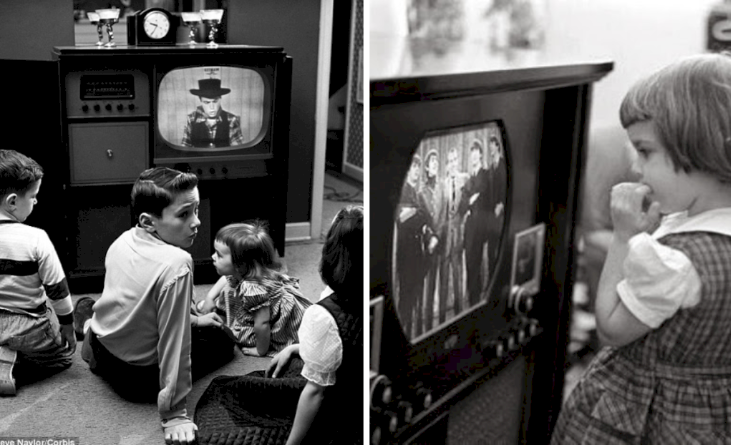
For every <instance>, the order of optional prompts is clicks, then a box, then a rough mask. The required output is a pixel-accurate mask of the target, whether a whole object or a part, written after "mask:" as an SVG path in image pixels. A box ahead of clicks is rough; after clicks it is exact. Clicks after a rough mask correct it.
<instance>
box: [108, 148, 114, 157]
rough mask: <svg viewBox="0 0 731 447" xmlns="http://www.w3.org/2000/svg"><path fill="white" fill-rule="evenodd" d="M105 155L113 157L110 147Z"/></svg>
mask: <svg viewBox="0 0 731 447" xmlns="http://www.w3.org/2000/svg"><path fill="white" fill-rule="evenodd" d="M107 157H109V158H113V157H114V151H112V150H111V149H107Z"/></svg>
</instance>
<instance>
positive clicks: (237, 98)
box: [157, 67, 266, 152]
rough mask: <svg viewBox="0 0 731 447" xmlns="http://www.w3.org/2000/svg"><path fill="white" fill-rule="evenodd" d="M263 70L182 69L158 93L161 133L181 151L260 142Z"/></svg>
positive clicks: (226, 148) (165, 81) (162, 85)
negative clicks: (260, 71) (261, 72)
mask: <svg viewBox="0 0 731 447" xmlns="http://www.w3.org/2000/svg"><path fill="white" fill-rule="evenodd" d="M264 95H265V84H264V79H263V78H262V76H261V74H259V73H258V72H257V71H255V70H251V69H247V68H241V67H191V68H180V69H176V70H173V71H171V72H170V73H168V74H166V75H165V77H164V78H163V79H162V81H161V82H160V90H159V92H158V108H157V122H158V130H159V132H160V135H161V137H162V138H163V139H164V140H165V141H166V142H167V143H169V144H170V146H171V147H174V148H175V149H178V150H181V151H207V152H208V151H212V152H215V151H226V150H232V149H240V148H242V147H246V146H248V145H251V144H253V143H256V142H257V141H258V140H259V139H260V138H261V135H262V133H263V123H264V120H265V118H266V117H265V116H264V114H265V108H264Z"/></svg>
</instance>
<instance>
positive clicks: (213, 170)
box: [208, 168, 216, 175]
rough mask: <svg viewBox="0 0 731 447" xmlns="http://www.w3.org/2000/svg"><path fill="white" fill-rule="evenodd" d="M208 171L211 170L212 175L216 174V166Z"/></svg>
mask: <svg viewBox="0 0 731 447" xmlns="http://www.w3.org/2000/svg"><path fill="white" fill-rule="evenodd" d="M208 172H210V173H211V175H215V174H216V168H211V169H209V170H208Z"/></svg>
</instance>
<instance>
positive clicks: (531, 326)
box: [528, 320, 538, 337]
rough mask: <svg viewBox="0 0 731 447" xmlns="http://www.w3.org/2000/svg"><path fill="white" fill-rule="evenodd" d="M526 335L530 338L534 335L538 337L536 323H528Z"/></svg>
mask: <svg viewBox="0 0 731 447" xmlns="http://www.w3.org/2000/svg"><path fill="white" fill-rule="evenodd" d="M528 333H529V334H530V336H531V337H535V336H536V335H538V321H536V320H531V321H530V323H529V324H528Z"/></svg>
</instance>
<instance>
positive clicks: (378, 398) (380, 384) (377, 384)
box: [371, 375, 393, 410]
mask: <svg viewBox="0 0 731 447" xmlns="http://www.w3.org/2000/svg"><path fill="white" fill-rule="evenodd" d="M392 398H393V390H392V389H391V381H390V380H389V379H388V377H386V376H384V375H380V376H378V377H376V378H375V379H373V380H372V381H371V409H372V410H378V409H379V407H381V406H384V405H388V404H390V403H391V399H392Z"/></svg>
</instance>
